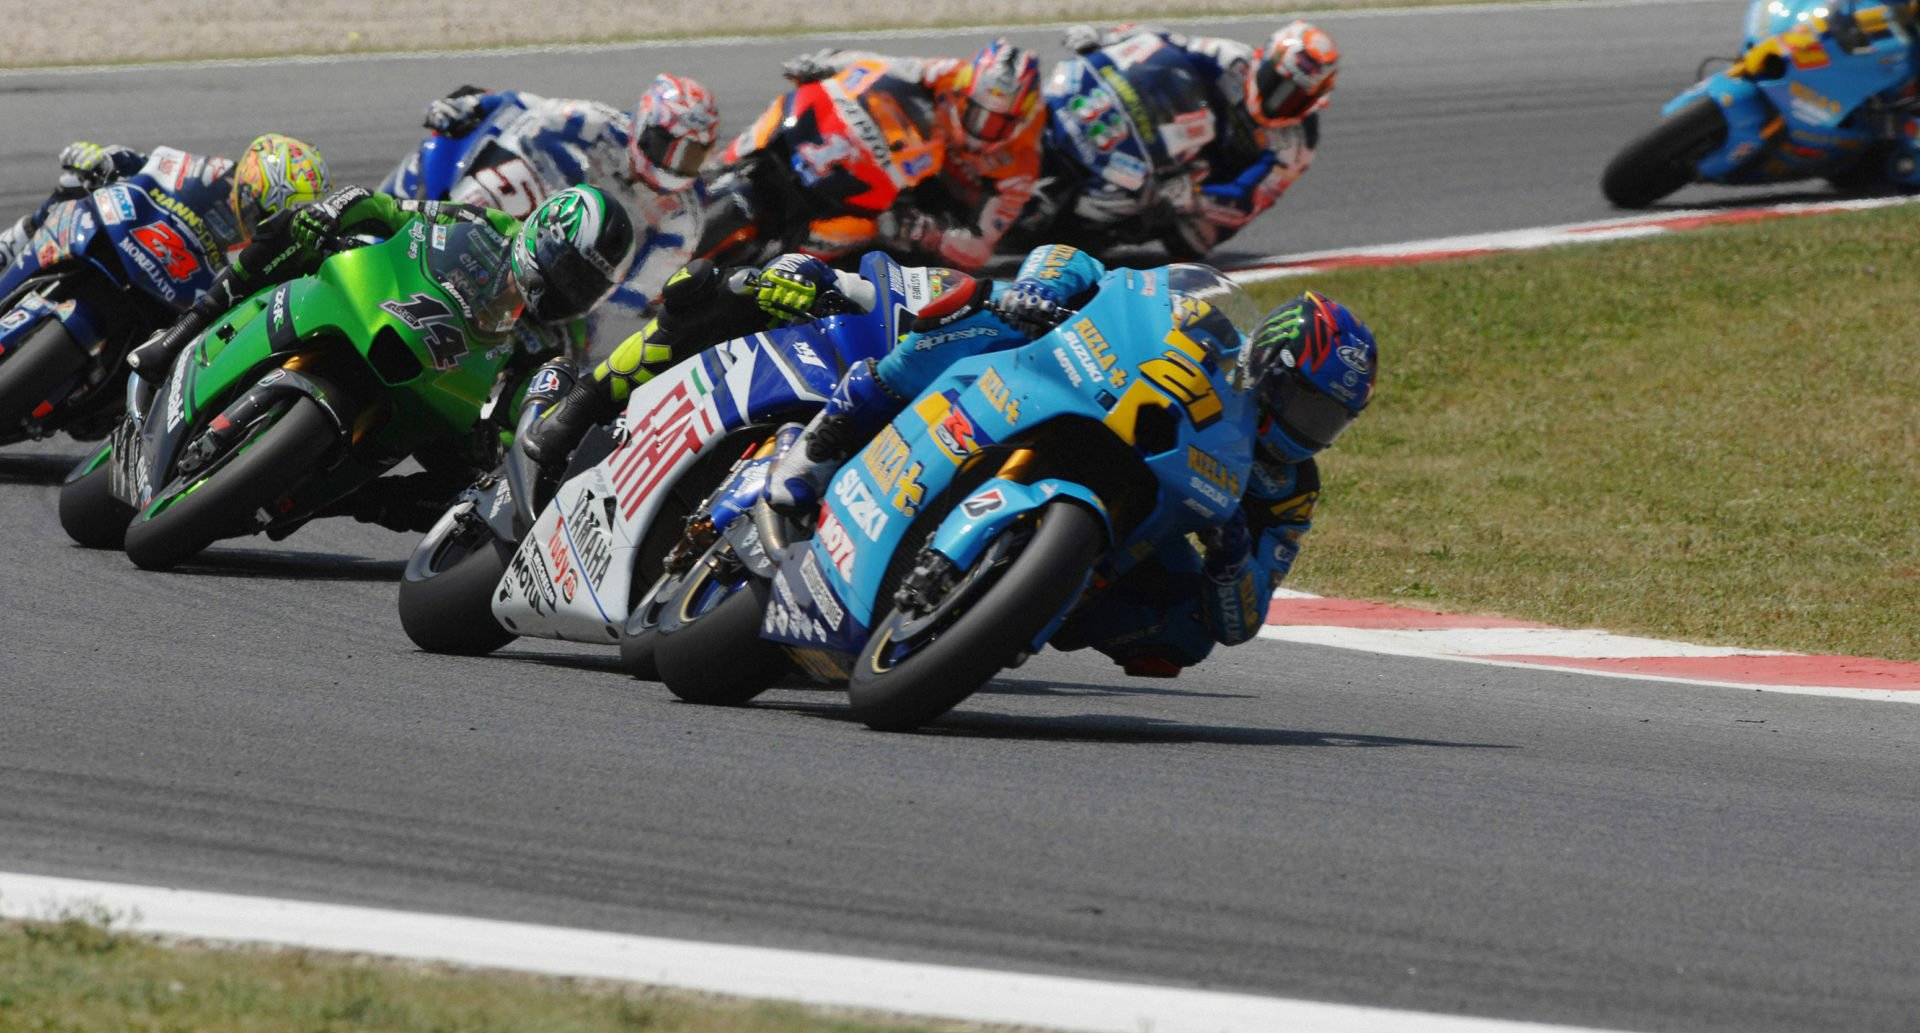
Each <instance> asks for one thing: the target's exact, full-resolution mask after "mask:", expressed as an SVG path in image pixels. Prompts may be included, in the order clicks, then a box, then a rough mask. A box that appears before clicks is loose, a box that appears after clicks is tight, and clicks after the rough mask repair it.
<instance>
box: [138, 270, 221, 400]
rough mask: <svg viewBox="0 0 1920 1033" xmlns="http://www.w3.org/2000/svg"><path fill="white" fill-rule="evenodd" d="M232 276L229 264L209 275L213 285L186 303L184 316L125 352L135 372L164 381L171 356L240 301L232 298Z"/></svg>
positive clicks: (143, 377)
mask: <svg viewBox="0 0 1920 1033" xmlns="http://www.w3.org/2000/svg"><path fill="white" fill-rule="evenodd" d="M236 279H237V277H236V274H235V273H234V271H233V268H232V267H231V266H229V267H228V268H226V269H222V270H220V275H218V276H216V277H214V278H213V285H212V286H210V287H208V288H207V293H205V294H202V295H201V296H200V297H199V299H197V300H196V301H194V303H193V304H192V305H190V306H188V308H187V314H186V315H184V316H181V317H180V318H179V320H178V321H176V322H175V323H174V324H173V325H172V326H170V327H167V328H166V329H165V330H159V331H155V332H154V334H153V336H151V337H149V338H147V339H146V341H144V342H142V343H141V345H140V346H139V347H137V348H135V349H134V350H132V351H131V352H128V353H127V365H128V366H129V367H131V368H132V370H133V372H134V373H135V375H137V376H138V377H139V378H140V379H141V380H144V381H146V382H147V383H149V384H153V385H156V386H157V385H158V384H159V383H160V382H161V381H162V380H165V379H166V378H167V370H168V369H169V368H171V367H172V366H173V360H174V358H175V357H176V356H178V355H179V354H180V352H181V351H182V350H183V349H185V348H186V346H187V345H188V344H190V343H192V341H193V339H194V338H196V337H199V336H200V335H201V334H203V333H206V331H207V327H210V326H212V325H213V324H214V321H215V320H217V319H219V318H220V316H221V315H222V314H223V313H225V312H226V311H227V310H228V309H229V308H232V307H233V306H234V304H235V303H237V302H238V301H239V300H240V299H239V298H238V297H235V288H234V284H235V282H236Z"/></svg>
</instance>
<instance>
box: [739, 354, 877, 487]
mask: <svg viewBox="0 0 1920 1033" xmlns="http://www.w3.org/2000/svg"><path fill="white" fill-rule="evenodd" d="M905 404H906V399H904V398H902V397H900V396H899V395H897V394H895V393H894V392H893V389H892V388H889V387H888V386H887V385H886V383H885V382H883V381H882V380H881V379H880V378H879V377H878V376H876V375H874V372H873V361H872V360H871V359H869V360H867V361H865V362H856V363H854V365H853V368H852V369H849V370H847V374H846V376H844V377H841V378H840V383H839V385H838V386H836V387H835V388H834V389H833V397H831V398H829V399H827V405H826V408H824V409H822V410H820V413H819V414H818V415H816V416H815V417H814V418H813V420H812V421H811V422H809V423H808V424H807V427H806V429H805V430H803V431H801V432H800V438H799V440H797V441H795V442H794V443H793V447H792V448H790V449H788V450H787V452H786V454H785V455H783V456H781V457H780V461H779V462H777V463H775V464H773V470H772V472H770V473H769V474H768V475H767V504H768V505H770V506H772V507H773V508H774V509H776V510H778V511H780V512H781V513H784V514H786V515H788V516H791V517H799V516H801V515H803V514H805V513H806V512H807V511H808V510H810V509H812V508H813V507H815V506H817V505H819V504H820V496H821V494H822V493H823V492H825V490H826V487H827V482H828V481H830V480H832V479H833V474H834V471H836V470H838V469H840V464H841V463H843V462H845V461H846V460H847V457H848V456H851V455H853V453H854V452H855V451H856V450H858V449H859V448H860V446H861V445H863V444H865V443H866V441H867V439H868V438H870V437H872V436H873V434H874V432H875V431H877V430H879V429H880V425H881V424H883V423H885V422H886V421H888V420H890V419H892V418H893V415H894V413H897V412H899V411H900V409H901V407H902V406H904V405H905Z"/></svg>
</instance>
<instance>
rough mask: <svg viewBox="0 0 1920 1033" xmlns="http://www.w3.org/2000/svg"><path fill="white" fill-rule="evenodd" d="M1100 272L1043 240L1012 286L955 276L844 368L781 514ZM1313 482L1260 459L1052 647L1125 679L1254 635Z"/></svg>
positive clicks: (1300, 529)
mask: <svg viewBox="0 0 1920 1033" xmlns="http://www.w3.org/2000/svg"><path fill="white" fill-rule="evenodd" d="M1105 273H1106V268H1105V267H1104V266H1103V265H1102V264H1101V263H1100V262H1099V261H1098V260H1097V259H1095V258H1094V257H1093V256H1091V255H1088V254H1086V253H1085V252H1082V251H1080V250H1078V249H1075V248H1071V247H1066V246H1063V245H1051V246H1046V247H1041V248H1036V249H1035V250H1034V251H1033V252H1031V253H1030V254H1028V255H1027V257H1026V259H1025V261H1023V262H1022V263H1021V265H1020V270H1019V273H1018V275H1017V277H1016V278H1015V279H1014V280H1013V281H1012V282H1010V283H990V282H986V281H980V280H975V279H973V278H971V277H967V276H964V275H961V274H958V273H955V274H953V275H952V276H951V277H950V278H949V279H948V281H947V283H946V284H945V285H944V287H943V290H942V291H941V293H940V294H939V295H937V296H936V297H935V299H934V300H933V301H932V302H931V303H929V304H927V305H925V306H923V307H922V308H921V310H920V312H919V313H918V318H917V319H916V320H915V323H914V327H913V330H912V332H910V333H908V334H907V335H906V336H905V337H903V338H902V339H901V340H900V342H899V344H898V345H896V346H895V347H894V348H893V350H891V351H890V352H888V353H887V354H886V355H885V356H883V357H882V358H879V359H876V360H870V361H867V362H862V363H857V364H855V365H854V367H853V368H852V369H850V370H848V372H847V374H846V376H845V377H843V378H842V379H841V381H840V384H839V385H838V386H837V387H836V389H835V391H834V393H833V396H832V397H831V398H830V399H829V400H828V402H827V405H826V407H825V409H823V410H822V411H821V413H820V414H819V415H818V416H816V417H815V418H814V420H813V421H812V422H811V423H809V424H808V426H807V429H806V431H805V432H804V433H802V435H801V436H800V439H799V440H798V441H796V442H795V443H794V445H793V447H792V449H791V450H790V451H789V452H788V453H787V454H786V455H785V456H783V457H782V458H781V460H780V462H779V463H778V464H776V465H775V467H774V469H773V471H772V472H771V473H770V474H769V477H768V493H767V494H768V501H769V502H770V503H772V504H773V505H774V506H775V507H776V508H779V509H783V510H786V511H788V512H795V511H804V510H806V509H808V508H810V507H811V506H813V505H814V504H816V503H817V501H818V499H819V497H820V492H821V490H822V489H823V488H824V486H825V484H826V482H827V480H828V479H829V478H830V477H831V476H832V474H833V473H834V471H835V470H837V469H838V467H839V464H840V463H841V462H842V461H844V459H845V458H846V457H847V456H850V455H852V454H853V453H854V452H855V451H856V450H857V449H859V448H860V447H861V446H862V445H864V444H865V443H866V441H867V440H868V439H869V438H871V437H872V436H873V434H874V433H875V432H876V431H878V430H879V428H880V427H881V426H882V425H883V424H884V423H886V422H887V421H888V420H891V419H892V418H893V417H894V416H895V415H897V414H898V413H899V412H900V410H901V409H902V408H904V407H905V406H906V405H907V404H908V402H909V401H911V400H912V399H913V398H915V397H917V396H919V394H920V393H921V392H923V391H924V390H926V388H927V387H928V386H929V385H930V384H932V383H933V381H934V380H935V379H936V378H937V377H939V375H940V374H941V372H942V371H944V370H945V369H946V368H947V367H948V366H950V365H952V364H953V363H955V362H957V361H960V360H962V359H966V358H970V357H972V356H975V355H980V354H984V353H987V352H993V351H1000V350H1004V349H1007V348H1016V347H1019V346H1021V345H1023V344H1026V343H1027V342H1028V341H1030V340H1032V339H1033V338H1034V337H1036V336H1038V335H1039V334H1040V333H1044V332H1045V331H1046V330H1048V329H1051V327H1052V326H1053V325H1054V324H1055V323H1056V322H1057V321H1058V320H1059V319H1060V318H1062V317H1063V316H1064V315H1065V313H1066V312H1067V311H1069V310H1070V309H1071V307H1073V306H1074V305H1075V304H1077V303H1082V302H1084V300H1085V298H1086V297H1087V296H1088V295H1089V294H1090V293H1091V292H1092V291H1093V290H1094V289H1095V288H1096V287H1097V286H1098V284H1099V282H1100V279H1101V277H1102V276H1104V275H1105ZM989 301H991V302H992V304H991V306H989ZM1319 490H1320V476H1319V470H1318V468H1317V467H1316V466H1315V465H1314V462H1313V460H1311V459H1308V460H1306V461H1304V462H1301V463H1295V464H1284V463H1273V462H1270V461H1267V460H1265V459H1262V460H1260V461H1258V462H1256V464H1255V467H1254V470H1253V472H1252V474H1251V476H1250V477H1249V485H1248V489H1247V491H1246V494H1245V495H1244V496H1243V497H1242V499H1241V504H1240V508H1239V510H1238V511H1236V513H1235V514H1234V516H1233V517H1231V518H1230V519H1229V520H1227V521H1226V522H1225V523H1224V524H1222V525H1221V526H1220V527H1218V528H1215V529H1213V530H1211V531H1209V532H1207V533H1206V534H1205V535H1202V536H1198V537H1200V538H1201V539H1202V548H1195V547H1194V545H1193V544H1190V543H1188V542H1184V541H1182V542H1176V543H1173V544H1171V545H1168V546H1163V547H1161V549H1160V550H1159V551H1158V552H1156V553H1155V555H1154V556H1152V557H1150V558H1148V559H1147V560H1145V561H1144V562H1142V563H1140V564H1139V565H1137V566H1135V567H1133V568H1131V569H1129V570H1128V571H1127V573H1126V574H1125V575H1124V576H1122V577H1121V578H1120V579H1119V580H1117V581H1116V582H1114V583H1113V584H1112V585H1110V586H1107V588H1106V589H1105V591H1103V592H1102V593H1101V594H1099V595H1098V596H1097V597H1096V598H1095V599H1094V600H1093V601H1091V602H1090V603H1089V604H1088V606H1087V607H1086V608H1084V609H1082V610H1081V611H1080V612H1078V613H1076V614H1075V615H1074V616H1073V617H1072V618H1071V619H1070V620H1069V621H1068V622H1067V623H1066V624H1065V625H1063V626H1062V627H1061V629H1060V631H1059V632H1058V633H1056V635H1055V636H1054V639H1053V640H1052V642H1053V645H1054V646H1055V647H1056V648H1060V649H1080V648H1085V647H1088V646H1091V647H1093V648H1095V649H1098V650H1100V651H1101V652H1103V653H1105V654H1107V655H1108V656H1110V657H1112V658H1113V659H1114V661H1115V662H1116V663H1119V664H1121V665H1122V666H1123V667H1125V669H1126V670H1127V672H1128V673H1129V674H1136V675H1143V676H1152V677H1173V676H1175V675H1177V674H1178V673H1179V671H1180V669H1181V668H1183V667H1188V666H1192V665H1193V664H1196V663H1199V662H1200V661H1201V660H1202V659H1204V658H1205V657H1206V655H1207V654H1208V652H1210V651H1211V650H1212V648H1213V646H1214V644H1216V643H1218V644H1222V645H1238V644H1239V643H1241V642H1245V641H1246V640H1248V639H1250V638H1252V637H1253V636H1254V635H1255V634H1256V633H1257V632H1258V631H1259V629H1260V626H1261V624H1262V623H1263V622H1264V621H1265V618H1266V612H1267V604H1268V602H1269V601H1270V600H1271V598H1272V596H1273V590H1274V589H1275V588H1276V587H1278V586H1279V584H1280V582H1281V580H1282V579H1284V578H1285V577H1286V575H1287V572H1288V571H1289V570H1290V569H1291V568H1292V566H1293V560H1294V557H1295V556H1296V555H1298V553H1299V540H1300V537H1301V536H1302V535H1303V534H1305V533H1306V531H1307V529H1308V528H1309V527H1310V526H1311V523H1312V517H1313V507H1314V503H1315V501H1316V500H1317V498H1318V496H1319Z"/></svg>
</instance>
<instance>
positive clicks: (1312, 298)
mask: <svg viewBox="0 0 1920 1033" xmlns="http://www.w3.org/2000/svg"><path fill="white" fill-rule="evenodd" d="M1379 358H1380V356H1379V350H1378V349H1377V348H1376V347H1375V345H1374V343H1373V331H1371V330H1369V329H1367V324H1365V323H1362V322H1361V321H1360V319H1359V317H1358V316H1355V315H1354V314H1353V313H1352V312H1351V311H1349V310H1348V309H1347V307H1346V306H1345V305H1342V304H1340V303H1339V302H1337V301H1334V300H1333V299H1331V298H1327V297H1323V296H1321V295H1319V294H1315V293H1314V292H1312V291H1308V292H1306V293H1305V294H1302V295H1300V296H1299V297H1297V298H1294V299H1293V300H1292V301H1289V302H1287V303H1286V304H1284V305H1282V306H1280V307H1279V308H1276V309H1274V310H1273V311H1272V312H1270V313H1268V314H1267V318H1265V319H1263V320H1261V321H1260V328H1259V329H1258V330H1257V331H1255V333H1254V337H1253V346H1252V347H1251V348H1248V349H1246V350H1245V351H1243V352H1242V353H1241V356H1240V363H1239V368H1238V369H1237V370H1236V371H1235V380H1236V382H1237V383H1238V384H1239V385H1240V386H1242V387H1243V388H1254V389H1257V390H1258V391H1259V397H1260V408H1261V420H1260V446H1261V448H1262V449H1263V450H1264V451H1266V452H1267V453H1268V454H1269V455H1270V456H1271V457H1272V458H1274V459H1277V460H1280V461H1283V462H1289V463H1297V462H1300V461H1302V460H1304V459H1309V458H1311V457H1312V456H1313V455H1314V454H1315V453H1317V452H1319V451H1320V450H1321V449H1323V448H1326V447H1327V446H1328V445H1331V444H1333V441H1334V439H1335V438H1337V437H1339V436H1340V434H1341V432H1342V431H1344V430H1346V429H1347V426H1348V424H1351V423H1352V422H1353V421H1354V420H1355V419H1356V418H1358V417H1359V415H1360V411H1361V410H1362V409H1365V408H1366V407H1367V402H1369V401H1371V400H1372V398H1373V380H1374V375H1375V373H1376V371H1377V370H1378V369H1379Z"/></svg>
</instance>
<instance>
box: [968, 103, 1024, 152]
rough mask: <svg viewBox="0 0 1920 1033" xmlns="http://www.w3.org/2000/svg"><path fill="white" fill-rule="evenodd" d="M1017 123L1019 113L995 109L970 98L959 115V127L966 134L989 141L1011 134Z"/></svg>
mask: <svg viewBox="0 0 1920 1033" xmlns="http://www.w3.org/2000/svg"><path fill="white" fill-rule="evenodd" d="M1019 124H1020V116H1019V115H1017V114H1014V113H1012V112H1007V111H995V110H993V109H992V108H990V107H987V106H986V105H985V104H982V103H980V102H979V101H976V100H973V99H971V98H969V99H968V100H967V107H966V111H965V113H964V114H962V115H961V116H960V127H961V128H962V129H965V130H966V131H967V135H968V136H971V137H973V138H974V139H976V140H985V141H988V142H989V143H992V142H997V141H1000V140H1004V139H1006V138H1007V137H1009V136H1012V135H1013V130H1014V128H1015V127H1017V126H1018V125H1019Z"/></svg>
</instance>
